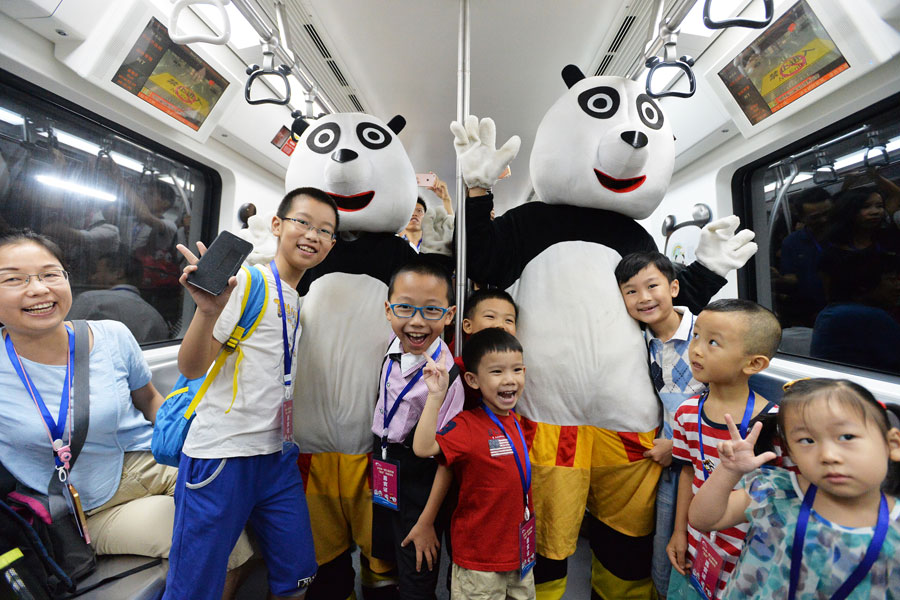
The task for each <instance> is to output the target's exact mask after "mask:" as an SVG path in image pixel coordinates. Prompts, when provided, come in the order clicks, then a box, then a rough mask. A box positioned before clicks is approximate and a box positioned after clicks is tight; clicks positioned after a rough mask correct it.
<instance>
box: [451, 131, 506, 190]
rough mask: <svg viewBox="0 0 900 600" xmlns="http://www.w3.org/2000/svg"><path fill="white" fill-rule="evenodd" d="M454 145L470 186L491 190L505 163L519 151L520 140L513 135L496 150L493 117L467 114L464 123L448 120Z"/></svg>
mask: <svg viewBox="0 0 900 600" xmlns="http://www.w3.org/2000/svg"><path fill="white" fill-rule="evenodd" d="M450 131H452V132H453V147H454V148H456V157H457V159H459V165H460V169H461V170H462V175H463V179H464V180H465V182H466V186H467V187H469V188H474V187H480V188H487V189H490V188H491V187H493V186H494V184H495V183H497V180H498V179H500V175H501V174H502V173H503V171H505V170H506V167H507V165H509V163H511V162H512V161H513V159H514V158H515V157H516V155H517V154H518V153H519V146H521V144H522V140H521V139H519V136H517V135H514V136H512V137H511V138H509V139H508V140H507V141H506V143H505V144H503V146H502V147H501V148H500V149H499V150H498V149H497V148H496V146H497V127H496V125H494V120H493V119H481V121H480V122H479V120H478V117H476V116H475V115H469V116H467V117H466V122H465V125H463V124H462V123H460V122H459V121H453V122H452V123H450Z"/></svg>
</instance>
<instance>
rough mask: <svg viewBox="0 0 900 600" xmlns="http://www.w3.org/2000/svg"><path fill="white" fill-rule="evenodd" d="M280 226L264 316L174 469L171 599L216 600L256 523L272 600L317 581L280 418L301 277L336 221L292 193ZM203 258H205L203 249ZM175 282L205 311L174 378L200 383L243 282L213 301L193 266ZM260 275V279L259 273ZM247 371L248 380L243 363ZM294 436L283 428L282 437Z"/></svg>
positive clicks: (220, 379)
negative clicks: (238, 546)
mask: <svg viewBox="0 0 900 600" xmlns="http://www.w3.org/2000/svg"><path fill="white" fill-rule="evenodd" d="M276 215H277V216H275V217H273V218H272V232H273V233H274V234H275V237H277V238H278V248H277V251H276V254H275V258H274V260H272V262H271V263H270V264H269V266H268V268H266V269H263V270H264V275H265V279H266V286H267V288H268V295H267V303H266V306H265V307H264V310H265V312H263V313H262V317H261V319H260V321H259V324H258V325H257V327H256V330H255V331H254V333H253V335H252V336H250V337H248V338H247V339H246V340H245V341H244V342H242V343H241V345H240V347H239V348H240V352H233V353H232V354H231V356H229V357H228V358H227V359H226V361H225V364H224V365H223V367H222V370H221V372H220V373H219V374H218V376H217V377H216V378H215V379H214V380H213V381H212V383H211V384H210V386H209V388H208V390H207V392H206V395H205V396H204V397H203V401H202V402H200V404H199V405H198V406H197V412H196V418H195V419H194V421H193V423H192V425H191V428H190V430H189V432H188V435H187V439H186V440H185V443H184V449H183V452H182V455H181V462H180V463H179V466H178V480H177V482H176V488H175V527H174V531H173V534H172V549H171V551H170V554H169V573H168V577H167V579H166V592H165V596H164V599H166V600H181V599H183V598H190V599H191V600H198V599H209V600H212V599H218V598H219V597H220V596H221V594H222V589H223V586H224V582H225V564H226V560H227V558H228V554H229V552H230V551H231V549H232V547H234V544H235V540H237V539H238V535H239V534H240V533H241V530H242V529H243V528H244V526H245V525H246V524H247V523H248V522H249V523H250V524H251V525H252V526H253V529H254V531H255V533H256V536H257V540H258V541H259V546H260V550H261V552H262V555H263V558H264V559H265V562H266V566H267V567H268V571H269V588H270V590H271V594H272V596H273V597H274V598H301V597H303V596H304V595H305V593H306V586H307V585H308V584H309V582H310V581H311V580H312V578H313V576H314V575H315V573H316V560H315V553H314V550H313V542H312V532H311V529H310V522H309V512H308V511H307V507H306V498H305V496H304V493H303V481H302V480H301V478H300V472H299V471H298V470H297V467H296V463H297V448H296V447H295V446H291V447H290V449H289V450H287V451H285V450H283V447H284V446H283V440H285V439H287V440H291V439H292V431H290V430H289V428H288V426H287V425H290V424H292V423H293V421H292V420H291V419H284V418H283V413H284V412H285V411H289V410H290V406H289V405H287V406H286V405H285V399H287V398H291V397H292V395H291V394H292V386H291V383H290V382H291V380H292V375H293V373H294V372H295V370H296V361H295V360H294V357H295V355H296V352H295V350H296V347H297V337H298V335H299V333H300V331H299V296H298V295H297V291H296V290H295V289H294V288H296V287H297V284H298V283H299V282H300V278H301V277H302V276H303V273H304V272H305V271H306V270H307V269H309V268H312V267H314V266H316V265H317V264H319V263H320V262H322V260H324V259H325V257H326V256H327V255H328V252H329V251H330V250H331V248H332V247H333V246H334V242H335V236H334V232H335V231H337V225H338V212H337V206H335V204H334V200H332V199H331V197H330V196H329V195H328V194H326V193H325V192H322V191H321V190H318V189H315V188H299V189H296V190H293V191H292V192H289V193H288V194H287V195H286V196H285V197H284V198H283V199H282V201H281V203H280V204H279V206H278V211H277V212H276ZM198 247H199V249H200V252H201V254H202V253H203V252H204V251H205V248H204V247H203V245H202V244H198ZM178 250H179V251H180V252H181V253H182V254H183V255H184V257H185V258H186V259H187V261H188V263H189V264H188V266H187V267H185V268H184V273H183V274H182V276H181V279H180V280H179V281H180V282H181V284H182V285H183V286H184V287H185V288H186V289H187V290H188V292H190V294H191V297H192V298H193V299H194V302H196V304H197V310H196V311H195V312H194V316H193V318H192V319H191V324H190V326H189V327H188V330H187V333H186V334H185V336H184V340H183V341H182V343H181V348H180V350H179V351H178V368H179V369H180V370H181V372H182V373H183V374H184V375H185V376H186V377H189V378H196V377H202V376H203V375H204V373H206V371H207V369H208V368H209V366H210V365H211V364H212V362H213V360H214V359H215V358H216V355H217V354H218V353H219V352H220V351H224V350H223V349H222V347H223V345H224V344H225V342H227V341H228V340H229V338H230V336H231V333H232V331H233V330H234V328H235V326H236V325H237V323H238V320H239V319H240V316H241V301H242V298H243V297H244V289H245V288H246V287H247V286H249V285H250V282H249V280H248V278H247V277H246V275H244V273H243V271H241V272H240V273H239V276H238V277H232V278H231V280H230V281H229V282H228V287H227V289H226V290H225V291H224V292H223V293H222V294H220V295H218V296H214V295H212V294H210V293H207V292H204V291H203V290H201V289H200V288H197V287H194V286H193V285H190V284H189V283H188V282H187V276H188V274H190V273H191V272H193V271H196V270H197V267H196V263H197V261H198V259H197V257H196V256H194V255H193V254H192V253H191V252H190V251H189V250H188V249H187V248H185V247H184V246H178ZM254 268H256V267H254ZM239 360H240V369H238V366H237V363H238V361H239ZM286 424H287V425H286Z"/></svg>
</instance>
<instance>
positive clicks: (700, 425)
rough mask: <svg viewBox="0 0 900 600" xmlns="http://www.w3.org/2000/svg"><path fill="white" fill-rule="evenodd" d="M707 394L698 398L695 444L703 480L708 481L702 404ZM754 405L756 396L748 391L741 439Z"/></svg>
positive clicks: (745, 433) (745, 431)
mask: <svg viewBox="0 0 900 600" xmlns="http://www.w3.org/2000/svg"><path fill="white" fill-rule="evenodd" d="M708 396H709V392H705V393H704V394H703V395H702V396H700V403H699V404H698V405H697V442H698V443H699V444H700V467H701V468H702V469H703V480H704V481H706V480H707V479H709V471H707V470H706V454H705V453H704V452H703V404H704V403H705V402H706V398H707V397H708ZM755 405H756V394H754V393H753V390H750V394H749V395H748V396H747V407H746V408H745V409H744V418H743V419H741V425H740V431H741V438H742V439H743V438H745V437H747V428H748V427H749V426H750V419H751V418H753V407H754V406H755Z"/></svg>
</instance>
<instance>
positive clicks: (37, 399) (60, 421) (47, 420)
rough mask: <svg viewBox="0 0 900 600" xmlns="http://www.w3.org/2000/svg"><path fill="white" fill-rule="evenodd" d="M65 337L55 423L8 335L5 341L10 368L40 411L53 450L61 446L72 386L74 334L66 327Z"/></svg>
mask: <svg viewBox="0 0 900 600" xmlns="http://www.w3.org/2000/svg"><path fill="white" fill-rule="evenodd" d="M66 335H67V336H68V338H69V360H68V361H67V362H66V378H65V380H64V381H63V389H62V396H61V397H60V400H59V416H57V418H56V421H54V420H53V416H52V415H51V414H50V410H49V409H48V408H47V405H46V404H45V403H44V399H43V398H42V397H41V393H40V392H39V391H38V389H37V386H35V385H34V382H33V381H32V380H31V377H29V376H28V373H27V372H26V371H25V367H24V366H23V365H22V361H21V360H20V359H19V355H18V353H17V352H16V348H15V346H14V345H13V342H12V339H10V337H9V334H8V333H7V334H6V340H5V341H6V353H7V355H9V362H11V363H12V366H13V368H14V369H15V370H16V373H17V374H18V376H19V379H21V380H22V384H23V385H24V386H25V389H26V390H27V391H28V393H29V394H31V399H32V400H33V401H34V405H35V406H36V407H37V409H38V410H39V411H40V413H41V417H42V418H43V419H44V424H45V425H46V426H47V435H49V436H50V443H51V444H52V445H53V449H54V450H57V449H58V448H57V445H58V446H60V447H61V446H62V436H63V431H64V429H65V426H66V417H67V416H68V414H69V390H70V389H71V385H72V365H73V364H74V362H75V333H74V332H73V331H72V330H71V329H69V328H68V326H67V327H66ZM71 437H72V432H71V428H70V429H69V439H70V440H71ZM56 460H57V461H58V462H59V464H60V465H61V464H62V462H61V461H59V457H57V459H56Z"/></svg>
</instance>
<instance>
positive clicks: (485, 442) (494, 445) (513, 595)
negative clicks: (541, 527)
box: [413, 327, 536, 600]
mask: <svg viewBox="0 0 900 600" xmlns="http://www.w3.org/2000/svg"><path fill="white" fill-rule="evenodd" d="M463 356H464V357H465V361H466V363H467V364H468V365H470V367H471V370H470V371H468V372H467V373H466V374H465V378H466V380H467V382H468V384H469V385H470V386H472V387H473V388H475V389H477V390H479V391H480V392H481V395H482V402H481V406H480V407H479V408H476V409H473V410H466V411H463V412H462V413H460V414H459V415H457V416H456V417H455V418H454V419H453V420H452V421H450V423H448V424H447V425H446V426H445V427H444V428H443V429H441V430H440V431H438V433H437V434H434V433H432V432H433V431H434V429H435V426H436V424H437V417H438V411H439V410H440V409H441V406H442V403H443V402H444V398H445V396H446V392H447V385H448V380H449V377H448V374H447V370H446V368H445V367H444V365H442V364H440V365H439V364H436V363H435V362H434V361H432V360H430V359H429V360H428V366H426V367H425V382H426V384H427V385H428V398H427V400H426V403H425V408H424V409H423V411H422V416H421V418H420V419H419V425H420V426H419V427H418V428H417V429H416V434H415V439H414V440H413V450H414V451H415V453H416V455H417V456H420V457H430V456H437V457H438V461H439V462H440V463H441V464H442V465H447V466H449V467H450V468H452V469H453V473H454V477H455V479H456V480H457V481H459V483H460V493H459V503H458V505H457V507H456V509H455V510H454V511H453V518H452V524H451V529H452V531H453V539H454V540H456V550H455V551H454V553H453V583H452V588H451V594H452V596H453V598H505V599H516V600H529V599H532V598H534V597H535V590H534V573H533V572H532V570H531V569H532V567H533V566H534V560H535V531H536V530H535V516H534V504H533V502H532V499H531V460H530V458H529V456H528V445H527V443H526V441H525V435H524V433H523V431H522V426H521V425H520V424H519V420H518V418H517V417H516V415H515V413H514V412H513V409H515V406H516V402H518V400H519V397H520V396H521V395H522V389H523V388H524V387H525V363H524V360H523V357H522V345H521V344H520V343H519V341H518V340H516V338H515V337H513V335H512V334H510V333H508V332H507V331H504V330H502V329H497V328H493V327H492V328H489V329H486V330H482V331H481V332H479V333H476V334H475V335H473V336H472V338H471V339H470V340H469V341H468V342H466V345H465V347H464V348H463ZM498 430H499V431H498ZM523 527H524V528H525V534H523ZM523 546H524V547H523ZM523 555H524V556H523Z"/></svg>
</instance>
